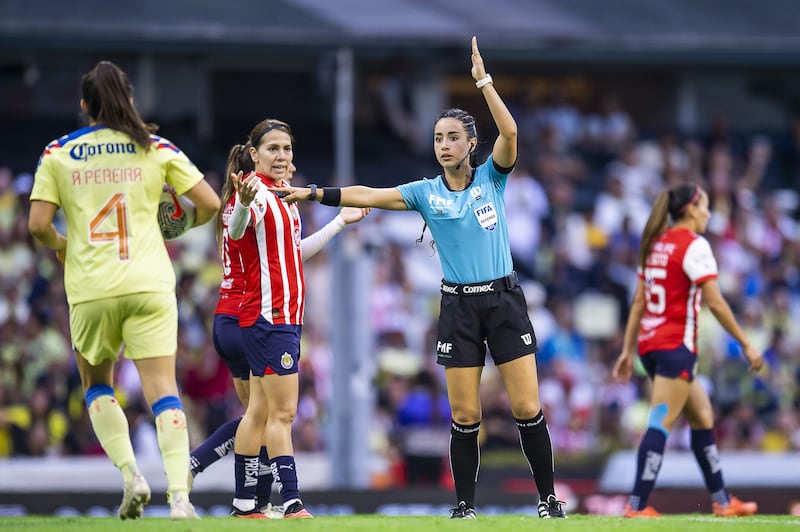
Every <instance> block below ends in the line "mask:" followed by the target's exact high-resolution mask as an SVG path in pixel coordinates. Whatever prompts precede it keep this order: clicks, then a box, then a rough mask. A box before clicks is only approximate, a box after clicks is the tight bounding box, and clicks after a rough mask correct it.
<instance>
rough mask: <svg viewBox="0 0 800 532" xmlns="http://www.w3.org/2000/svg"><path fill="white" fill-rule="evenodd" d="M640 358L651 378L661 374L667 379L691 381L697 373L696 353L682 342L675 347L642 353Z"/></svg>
mask: <svg viewBox="0 0 800 532" xmlns="http://www.w3.org/2000/svg"><path fill="white" fill-rule="evenodd" d="M640 360H641V361H642V365H643V366H644V369H645V371H646V372H647V374H648V375H649V376H650V378H651V379H653V378H655V376H656V375H661V376H662V377H666V378H668V379H683V380H685V381H689V382H692V381H693V380H694V377H695V375H696V374H697V355H695V354H694V353H692V352H691V351H689V348H688V347H686V346H685V345H683V344H681V345H680V346H679V347H678V348H676V349H670V350H666V351H650V352H649V353H645V354H643V355H642V356H641V357H640Z"/></svg>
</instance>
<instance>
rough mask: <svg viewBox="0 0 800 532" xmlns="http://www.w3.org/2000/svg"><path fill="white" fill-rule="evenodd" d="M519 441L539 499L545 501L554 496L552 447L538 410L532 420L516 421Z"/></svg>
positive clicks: (542, 417)
mask: <svg viewBox="0 0 800 532" xmlns="http://www.w3.org/2000/svg"><path fill="white" fill-rule="evenodd" d="M514 421H516V422H517V428H518V429H519V441H520V445H521V446H522V452H523V454H524V455H525V458H526V459H527V460H528V465H530V468H531V473H533V480H534V481H535V482H536V489H537V490H539V499H540V500H542V501H546V500H547V497H548V496H549V495H555V493H556V490H555V488H554V487H553V482H554V481H553V445H552V443H551V442H550V431H549V430H547V421H546V420H545V419H544V413H542V411H541V410H540V411H539V413H538V414H536V415H535V416H534V417H533V418H532V419H517V418H514Z"/></svg>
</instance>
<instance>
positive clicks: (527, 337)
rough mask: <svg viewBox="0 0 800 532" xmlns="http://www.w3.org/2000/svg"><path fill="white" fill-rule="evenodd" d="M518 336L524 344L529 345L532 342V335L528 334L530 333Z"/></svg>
mask: <svg viewBox="0 0 800 532" xmlns="http://www.w3.org/2000/svg"><path fill="white" fill-rule="evenodd" d="M520 338H522V343H524V344H525V345H531V344H532V343H533V337H532V336H531V335H530V333H527V334H523V335H522V336H520Z"/></svg>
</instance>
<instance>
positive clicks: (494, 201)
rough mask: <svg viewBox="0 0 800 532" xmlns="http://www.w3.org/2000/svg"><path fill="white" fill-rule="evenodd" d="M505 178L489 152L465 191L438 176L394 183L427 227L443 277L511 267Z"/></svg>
mask: <svg viewBox="0 0 800 532" xmlns="http://www.w3.org/2000/svg"><path fill="white" fill-rule="evenodd" d="M507 181H508V175H507V174H501V173H500V172H498V171H497V170H496V169H495V167H494V164H493V163H492V157H491V156H490V157H489V158H488V159H487V160H486V162H485V163H483V164H482V165H480V166H479V167H477V168H476V169H475V178H474V179H473V180H472V183H471V184H470V186H469V187H467V188H466V189H465V190H459V191H457V192H454V191H452V190H449V189H448V188H447V187H446V186H445V183H444V178H443V177H442V176H441V175H440V176H437V177H436V178H435V179H422V180H420V181H413V182H411V183H406V184H404V185H400V186H398V187H397V188H398V189H399V190H400V194H402V195H403V200H404V201H405V202H406V206H407V207H408V209H409V210H413V211H417V212H419V213H420V214H421V215H422V218H423V219H424V220H425V222H427V224H428V227H430V230H431V234H432V235H433V239H434V240H435V241H436V248H437V251H438V253H439V257H440V260H441V262H442V272H443V274H444V278H445V280H446V281H449V282H451V283H459V284H464V283H480V282H484V281H491V280H492V279H499V278H500V277H505V276H506V275H508V274H509V273H511V271H512V270H513V263H512V262H511V248H510V247H509V245H508V223H507V222H506V207H505V202H504V201H503V192H504V191H505V188H506V182H507Z"/></svg>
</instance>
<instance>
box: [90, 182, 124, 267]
mask: <svg viewBox="0 0 800 532" xmlns="http://www.w3.org/2000/svg"><path fill="white" fill-rule="evenodd" d="M112 214H116V216H117V229H116V231H101V230H100V226H101V225H103V222H104V221H105V220H106V219H107V218H108V217H109V216H111V215H112ZM114 240H116V241H117V246H118V254H119V260H121V261H126V260H128V259H129V258H130V257H129V250H128V207H127V205H126V204H125V194H123V193H117V194H114V195H113V196H111V199H109V200H108V201H107V202H106V204H105V205H103V206H102V207H101V208H100V210H99V211H98V212H97V214H96V215H95V217H94V218H92V221H91V222H90V223H89V242H91V243H92V244H102V243H105V242H112V241H114Z"/></svg>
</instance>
